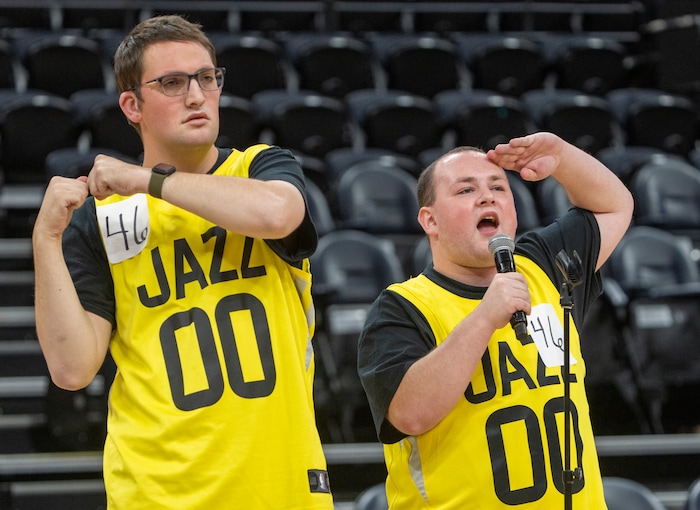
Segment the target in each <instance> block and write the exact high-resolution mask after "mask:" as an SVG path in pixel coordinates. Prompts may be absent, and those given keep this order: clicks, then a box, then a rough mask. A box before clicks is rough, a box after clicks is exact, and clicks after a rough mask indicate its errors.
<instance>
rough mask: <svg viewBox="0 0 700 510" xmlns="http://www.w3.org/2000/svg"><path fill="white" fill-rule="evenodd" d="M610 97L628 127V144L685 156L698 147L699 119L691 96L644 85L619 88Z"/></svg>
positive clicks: (613, 109)
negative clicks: (644, 86)
mask: <svg viewBox="0 0 700 510" xmlns="http://www.w3.org/2000/svg"><path fill="white" fill-rule="evenodd" d="M606 98H607V100H608V103H609V104H610V106H611V109H612V111H613V113H614V114H615V116H616V117H617V118H618V122H619V123H620V125H621V126H622V127H623V129H624V132H625V135H626V140H625V144H626V145H641V146H648V147H656V148H658V149H662V150H664V151H666V152H669V153H671V154H680V155H682V156H686V155H687V154H688V153H689V152H690V151H691V149H693V147H694V146H695V140H696V138H697V136H698V118H697V112H696V108H695V105H694V104H693V102H692V101H691V100H690V99H688V98H686V97H684V96H680V95H677V94H670V93H668V92H665V91H662V90H655V89H644V88H620V89H615V90H612V91H610V92H609V93H608V94H607V95H606Z"/></svg>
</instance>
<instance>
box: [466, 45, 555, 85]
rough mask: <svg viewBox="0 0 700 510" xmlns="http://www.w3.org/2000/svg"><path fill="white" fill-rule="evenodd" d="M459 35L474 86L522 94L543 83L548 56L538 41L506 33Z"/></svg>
mask: <svg viewBox="0 0 700 510" xmlns="http://www.w3.org/2000/svg"><path fill="white" fill-rule="evenodd" d="M455 38H456V41H457V44H458V47H459V49H460V52H461V54H462V56H463V58H464V60H465V62H466V65H467V68H468V69H469V71H470V72H471V76H472V87H473V88H476V89H488V90H493V91H495V92H498V93H500V94H504V95H509V96H516V97H518V96H520V95H521V94H522V93H523V92H525V91H527V90H531V89H536V88H539V87H541V86H542V83H543V80H544V77H545V71H546V70H545V59H544V55H543V53H542V51H541V49H540V47H539V45H538V44H537V43H536V42H534V41H532V40H529V39H526V38H524V37H513V36H507V35H503V34H488V35H487V34H479V35H471V34H468V35H461V34H458V35H456V36H455Z"/></svg>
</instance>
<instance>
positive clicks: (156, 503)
mask: <svg viewBox="0 0 700 510" xmlns="http://www.w3.org/2000/svg"><path fill="white" fill-rule="evenodd" d="M200 28H201V27H199V26H198V25H195V24H191V23H189V22H187V21H185V20H184V19H182V18H181V17H178V16H162V17H156V18H152V19H149V20H146V21H144V22H142V23H140V24H139V25H137V26H136V27H135V28H134V29H133V30H132V31H131V33H130V34H129V35H128V36H127V37H126V38H125V39H124V41H123V42H122V44H121V45H120V46H119V48H118V49H117V52H116V55H115V58H114V62H115V74H116V78H117V84H118V87H119V90H120V91H121V95H120V101H119V102H120V106H121V109H122V111H123V112H124V115H125V116H126V118H127V119H128V121H129V122H130V123H131V124H132V125H133V126H134V128H135V129H136V130H137V131H138V132H139V134H140V136H141V139H142V141H143V148H144V152H143V163H142V165H132V164H128V163H125V162H123V161H119V160H117V159H114V158H111V157H107V156H104V155H101V156H98V157H97V158H96V159H95V162H94V166H93V168H92V170H91V172H90V174H89V176H88V177H79V178H77V179H68V178H62V177H54V178H53V179H52V180H51V182H50V184H49V186H48V188H47V190H46V194H45V196H44V201H43V204H42V207H41V210H40V212H39V215H38V217H37V220H36V224H35V228H34V233H33V245H34V261H35V270H36V326H37V333H38V335H39V341H40V344H41V347H42V350H43V352H44V356H45V357H46V361H47V364H48V366H49V370H50V373H51V377H52V379H53V381H54V382H55V383H56V384H57V385H58V386H60V387H62V388H65V389H69V390H75V389H79V388H83V387H85V386H86V385H88V384H89V383H90V381H91V380H92V379H93V377H94V376H95V374H96V373H97V371H98V370H99V369H100V367H101V365H102V364H103V361H104V360H105V357H106V355H107V351H108V350H109V352H110V354H111V356H112V358H113V359H114V361H115V363H116V366H117V373H116V377H115V379H114V382H113V384H112V387H111V391H110V400H109V416H108V434H107V439H106V442H105V448H104V477H105V486H106V489H107V499H108V508H109V510H138V509H148V510H157V509H172V508H178V509H195V508H196V509H207V510H216V509H228V508H256V509H267V508H269V509H274V510H279V509H286V508H289V509H291V508H294V509H301V508H304V509H331V508H333V502H332V496H331V494H330V489H329V484H328V475H327V472H326V462H325V458H324V455H323V450H322V448H321V443H320V440H319V436H318V432H317V430H316V425H315V419H314V409H313V401H312V384H313V377H314V359H313V350H312V348H311V336H312V334H313V329H314V319H313V308H312V306H313V305H312V302H311V294H310V285H311V277H310V274H309V263H308V257H309V256H310V255H311V254H312V253H313V251H314V249H315V247H316V243H317V234H316V231H315V228H314V226H313V224H312V223H311V220H310V219H309V214H308V211H307V208H306V205H305V203H306V201H305V188H304V178H303V174H302V170H301V168H300V166H299V164H298V163H297V162H296V160H295V159H294V157H293V156H292V155H291V153H289V152H288V151H285V150H282V149H280V148H278V147H271V146H267V145H255V146H252V147H250V148H248V149H246V150H244V151H238V150H232V149H223V148H217V147H216V146H214V141H215V140H216V139H217V135H218V129H219V115H218V103H219V97H220V94H221V88H222V85H223V80H224V69H222V68H218V67H216V55H215V50H214V48H213V46H212V44H211V42H210V41H209V39H208V38H207V37H206V36H205V35H204V33H203V32H202V31H201V30H200ZM231 71H232V72H235V70H231ZM90 195H91V196H90Z"/></svg>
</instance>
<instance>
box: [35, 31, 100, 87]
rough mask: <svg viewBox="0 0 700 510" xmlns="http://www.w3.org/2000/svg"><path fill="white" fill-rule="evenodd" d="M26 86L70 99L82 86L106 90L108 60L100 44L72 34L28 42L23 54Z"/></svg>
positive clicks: (48, 36) (51, 36) (45, 37)
mask: <svg viewBox="0 0 700 510" xmlns="http://www.w3.org/2000/svg"><path fill="white" fill-rule="evenodd" d="M22 63H23V65H24V67H25V69H26V70H27V76H28V79H27V87H28V88H30V89H38V90H43V91H46V92H50V93H52V94H57V95H59V96H62V97H65V98H68V97H70V95H71V94H73V93H74V92H76V91H78V90H83V89H98V88H101V89H107V87H108V80H107V78H108V75H109V74H110V71H109V67H108V65H107V64H108V63H107V62H105V60H104V59H103V56H102V50H101V48H100V45H99V44H98V43H97V42H95V41H93V40H92V39H89V38H87V37H82V36H77V35H73V34H67V33H65V34H57V35H47V36H43V37H40V38H37V40H35V41H32V42H31V43H29V42H28V43H27V47H26V49H25V50H24V54H23V57H22Z"/></svg>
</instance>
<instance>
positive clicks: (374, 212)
mask: <svg viewBox="0 0 700 510" xmlns="http://www.w3.org/2000/svg"><path fill="white" fill-rule="evenodd" d="M416 186H417V181H416V179H415V177H413V176H411V175H410V174H408V173H407V172H406V171H405V170H402V169H400V168H397V167H394V166H389V165H385V164H383V163H382V162H380V161H366V162H362V163H358V164H356V165H355V166H353V167H352V168H350V169H348V170H346V171H345V172H344V173H343V175H342V176H341V177H340V180H339V181H338V186H337V190H336V197H337V202H338V208H339V214H340V220H341V222H342V224H343V226H344V228H350V229H356V230H364V231H366V232H371V233H374V234H417V233H420V232H421V228H420V225H419V224H418V220H417V219H416V218H417V217H418V199H417V197H416Z"/></svg>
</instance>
